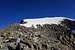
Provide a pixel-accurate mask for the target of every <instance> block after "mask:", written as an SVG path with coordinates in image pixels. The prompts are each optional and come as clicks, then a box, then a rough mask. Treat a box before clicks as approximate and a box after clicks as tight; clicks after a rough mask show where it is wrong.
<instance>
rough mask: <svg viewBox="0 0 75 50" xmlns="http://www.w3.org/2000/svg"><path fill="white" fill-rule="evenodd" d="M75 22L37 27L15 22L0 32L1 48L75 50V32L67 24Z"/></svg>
mask: <svg viewBox="0 0 75 50" xmlns="http://www.w3.org/2000/svg"><path fill="white" fill-rule="evenodd" d="M73 22H74V21H71V22H70V23H68V22H65V20H64V21H63V23H61V24H59V25H56V24H44V25H43V26H41V25H40V24H38V25H37V28H34V27H24V26H20V25H16V24H15V25H14V24H13V25H11V26H10V27H7V28H6V29H3V30H2V31H1V32H0V50H75V34H73V33H72V32H71V29H68V28H70V27H68V25H67V23H68V24H70V25H69V26H74V23H73ZM63 24H64V25H63ZM66 26H67V27H66Z"/></svg>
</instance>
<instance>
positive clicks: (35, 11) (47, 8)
mask: <svg viewBox="0 0 75 50" xmlns="http://www.w3.org/2000/svg"><path fill="white" fill-rule="evenodd" d="M43 16H67V17H70V18H75V0H0V27H4V26H6V25H8V24H9V23H13V22H19V21H20V20H21V19H22V18H38V17H43Z"/></svg>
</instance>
